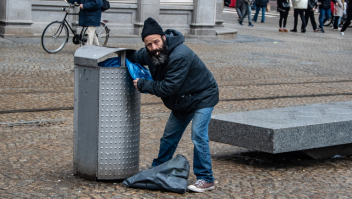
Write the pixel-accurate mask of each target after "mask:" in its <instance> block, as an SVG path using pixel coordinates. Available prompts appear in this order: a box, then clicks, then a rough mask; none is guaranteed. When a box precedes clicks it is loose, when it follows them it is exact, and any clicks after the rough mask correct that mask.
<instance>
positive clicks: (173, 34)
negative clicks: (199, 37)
mask: <svg viewBox="0 0 352 199" xmlns="http://www.w3.org/2000/svg"><path fill="white" fill-rule="evenodd" d="M164 33H165V36H166V43H167V45H168V46H169V52H171V51H172V50H173V49H174V48H175V47H176V46H178V45H179V44H182V43H183V42H184V41H185V38H184V37H183V35H182V33H180V32H179V31H177V30H173V29H167V30H166V31H165V32H164Z"/></svg>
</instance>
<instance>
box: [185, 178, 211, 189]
mask: <svg viewBox="0 0 352 199" xmlns="http://www.w3.org/2000/svg"><path fill="white" fill-rule="evenodd" d="M213 189H215V185H214V182H205V181H204V180H197V182H196V183H194V184H193V185H189V186H188V190H190V191H194V192H204V191H210V190H213Z"/></svg>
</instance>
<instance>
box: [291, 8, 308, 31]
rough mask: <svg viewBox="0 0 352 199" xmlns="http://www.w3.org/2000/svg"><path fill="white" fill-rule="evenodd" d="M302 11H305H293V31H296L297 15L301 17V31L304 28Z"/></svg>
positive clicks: (304, 22) (304, 20) (304, 21)
mask: <svg viewBox="0 0 352 199" xmlns="http://www.w3.org/2000/svg"><path fill="white" fill-rule="evenodd" d="M304 11H305V9H294V10H293V17H294V18H295V21H294V26H293V29H294V30H297V23H298V15H299V16H300V17H301V21H302V26H301V30H303V29H305V28H306V19H305V18H304Z"/></svg>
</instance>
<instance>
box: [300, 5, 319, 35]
mask: <svg viewBox="0 0 352 199" xmlns="http://www.w3.org/2000/svg"><path fill="white" fill-rule="evenodd" d="M304 12H305V13H304V17H305V19H306V26H308V22H309V20H308V19H310V22H311V23H312V26H313V30H316V29H317V23H316V22H315V18H314V11H313V10H312V9H311V8H308V9H307V10H305V11H304ZM302 29H303V28H302Z"/></svg>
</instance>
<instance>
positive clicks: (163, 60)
mask: <svg viewBox="0 0 352 199" xmlns="http://www.w3.org/2000/svg"><path fill="white" fill-rule="evenodd" d="M152 61H153V64H154V66H160V65H164V64H166V62H167V61H168V57H167V55H165V54H160V55H159V56H158V57H156V56H152Z"/></svg>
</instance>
